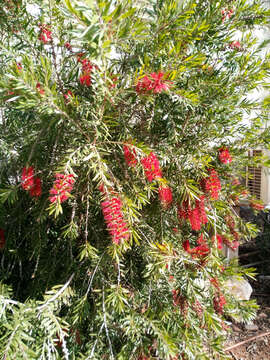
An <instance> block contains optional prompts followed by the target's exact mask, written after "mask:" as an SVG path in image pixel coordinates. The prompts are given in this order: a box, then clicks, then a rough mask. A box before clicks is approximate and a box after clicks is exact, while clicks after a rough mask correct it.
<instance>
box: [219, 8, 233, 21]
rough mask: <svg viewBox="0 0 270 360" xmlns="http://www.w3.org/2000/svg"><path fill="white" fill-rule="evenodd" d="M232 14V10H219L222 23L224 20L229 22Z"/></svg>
mask: <svg viewBox="0 0 270 360" xmlns="http://www.w3.org/2000/svg"><path fill="white" fill-rule="evenodd" d="M233 14H234V11H233V9H230V10H228V9H223V10H221V15H222V22H224V21H225V20H226V18H227V19H228V20H229V19H230V18H231V17H232V16H233Z"/></svg>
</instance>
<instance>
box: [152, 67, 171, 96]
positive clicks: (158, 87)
mask: <svg viewBox="0 0 270 360" xmlns="http://www.w3.org/2000/svg"><path fill="white" fill-rule="evenodd" d="M150 76H151V78H152V79H153V91H154V93H161V92H162V91H163V90H164V91H167V90H169V85H168V84H166V83H165V82H164V81H162V80H163V77H164V73H163V72H161V71H159V72H158V73H155V72H153V73H151V75H150Z"/></svg>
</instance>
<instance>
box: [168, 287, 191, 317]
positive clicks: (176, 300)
mask: <svg viewBox="0 0 270 360" xmlns="http://www.w3.org/2000/svg"><path fill="white" fill-rule="evenodd" d="M172 297H173V305H174V306H179V307H180V311H181V313H182V315H183V316H186V314H187V311H188V302H187V299H186V298H185V297H184V296H183V295H181V294H180V292H179V290H175V289H173V290H172Z"/></svg>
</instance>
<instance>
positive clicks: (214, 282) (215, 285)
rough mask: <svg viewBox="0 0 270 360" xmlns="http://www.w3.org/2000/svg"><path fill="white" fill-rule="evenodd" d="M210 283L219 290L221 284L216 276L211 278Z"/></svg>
mask: <svg viewBox="0 0 270 360" xmlns="http://www.w3.org/2000/svg"><path fill="white" fill-rule="evenodd" d="M210 283H211V284H212V285H213V286H214V287H215V288H216V289H217V290H219V289H220V285H219V282H218V279H216V278H211V279H210Z"/></svg>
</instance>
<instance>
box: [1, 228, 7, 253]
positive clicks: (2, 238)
mask: <svg viewBox="0 0 270 360" xmlns="http://www.w3.org/2000/svg"><path fill="white" fill-rule="evenodd" d="M5 245H6V239H5V233H4V230H3V229H0V250H1V249H4V247H5Z"/></svg>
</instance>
